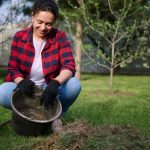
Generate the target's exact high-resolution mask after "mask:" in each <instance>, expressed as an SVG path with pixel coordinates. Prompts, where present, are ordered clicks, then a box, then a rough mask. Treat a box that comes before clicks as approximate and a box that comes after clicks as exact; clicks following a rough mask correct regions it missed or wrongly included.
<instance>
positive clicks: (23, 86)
mask: <svg viewBox="0 0 150 150" xmlns="http://www.w3.org/2000/svg"><path fill="white" fill-rule="evenodd" d="M34 85H35V83H34V82H33V81H31V80H29V79H23V80H21V81H20V82H19V83H18V85H17V88H19V90H20V91H21V92H23V93H25V94H27V95H32V94H34Z"/></svg>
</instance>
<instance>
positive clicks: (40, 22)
mask: <svg viewBox="0 0 150 150" xmlns="http://www.w3.org/2000/svg"><path fill="white" fill-rule="evenodd" d="M54 20H55V17H54V15H53V14H52V13H50V12H48V11H39V12H38V13H36V14H35V15H32V24H33V34H34V36H36V37H37V38H42V39H44V38H45V37H46V35H47V34H48V33H49V32H50V31H51V30H52V27H53V23H54Z"/></svg>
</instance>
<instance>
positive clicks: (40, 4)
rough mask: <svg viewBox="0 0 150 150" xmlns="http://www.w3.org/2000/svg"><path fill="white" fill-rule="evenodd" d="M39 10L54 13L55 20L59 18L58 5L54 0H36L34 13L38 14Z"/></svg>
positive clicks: (33, 8)
mask: <svg viewBox="0 0 150 150" xmlns="http://www.w3.org/2000/svg"><path fill="white" fill-rule="evenodd" d="M39 11H49V12H51V13H52V14H53V15H54V17H55V20H56V19H57V18H58V11H59V10H58V5H57V4H56V2H55V1H54V0H35V2H34V4H33V7H32V15H33V16H34V15H36V14H37V13H39Z"/></svg>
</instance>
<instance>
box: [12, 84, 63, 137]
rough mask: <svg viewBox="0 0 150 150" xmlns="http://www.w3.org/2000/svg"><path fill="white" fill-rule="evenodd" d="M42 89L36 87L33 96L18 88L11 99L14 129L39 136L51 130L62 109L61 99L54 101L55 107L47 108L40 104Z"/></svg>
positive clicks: (21, 133)
mask: <svg viewBox="0 0 150 150" xmlns="http://www.w3.org/2000/svg"><path fill="white" fill-rule="evenodd" d="M41 93H42V90H41V89H39V88H37V87H36V89H35V94H34V95H33V96H32V97H31V96H28V95H26V94H24V93H22V92H21V91H20V90H16V91H15V92H14V93H13V95H12V99H11V107H12V126H13V129H14V131H15V132H16V133H17V134H19V135H24V136H39V135H45V134H48V133H50V132H51V123H52V121H53V120H55V119H57V118H58V117H59V116H60V114H61V111H62V106H61V103H60V101H59V100H56V101H55V102H54V105H53V107H51V108H50V109H48V110H47V109H46V108H45V107H44V106H41V105H40V96H41Z"/></svg>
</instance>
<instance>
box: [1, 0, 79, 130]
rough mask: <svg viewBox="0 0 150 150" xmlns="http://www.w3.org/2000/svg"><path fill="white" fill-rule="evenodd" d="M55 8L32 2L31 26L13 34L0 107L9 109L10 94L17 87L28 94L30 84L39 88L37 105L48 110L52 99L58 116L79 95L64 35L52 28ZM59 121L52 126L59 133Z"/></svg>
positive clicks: (48, 1)
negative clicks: (57, 104)
mask: <svg viewBox="0 0 150 150" xmlns="http://www.w3.org/2000/svg"><path fill="white" fill-rule="evenodd" d="M57 17H58V6H57V4H56V3H55V2H54V1H53V0H36V1H35V3H34V5H33V8H32V26H31V27H29V28H26V29H24V30H22V31H19V32H17V33H16V34H15V36H14V38H13V41H12V45H11V54H10V59H9V62H8V75H7V76H6V79H5V83H3V84H2V85H0V105H1V106H3V107H5V108H9V109H10V108H11V100H10V97H11V94H12V93H13V90H14V89H15V88H16V87H17V88H19V89H20V90H21V91H23V92H25V93H26V94H30V95H32V94H33V92H34V85H37V86H39V87H40V88H43V89H44V90H43V93H42V96H41V102H42V104H44V106H45V107H48V106H49V105H50V104H51V103H53V101H54V100H55V98H56V97H58V99H59V100H60V101H61V104H62V114H63V113H65V112H67V110H68V108H69V107H70V106H71V105H72V104H73V102H74V101H75V100H76V98H77V97H78V95H79V93H80V89H81V87H80V83H79V81H78V80H77V79H76V78H75V77H74V74H75V62H74V59H73V56H72V50H71V48H70V44H69V41H68V39H67V37H66V34H65V33H64V32H62V31H60V30H58V29H56V28H54V27H53V24H54V22H55V20H56V19H57ZM61 126H62V122H61V120H60V119H56V120H55V121H54V122H53V123H52V129H53V132H59V130H60V129H61Z"/></svg>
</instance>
